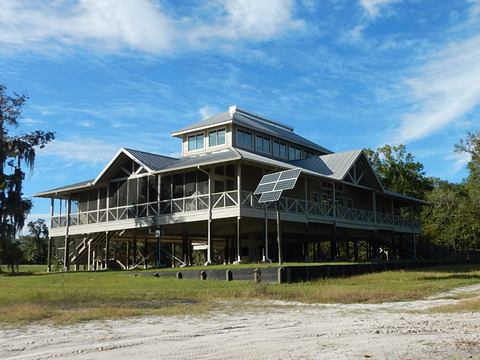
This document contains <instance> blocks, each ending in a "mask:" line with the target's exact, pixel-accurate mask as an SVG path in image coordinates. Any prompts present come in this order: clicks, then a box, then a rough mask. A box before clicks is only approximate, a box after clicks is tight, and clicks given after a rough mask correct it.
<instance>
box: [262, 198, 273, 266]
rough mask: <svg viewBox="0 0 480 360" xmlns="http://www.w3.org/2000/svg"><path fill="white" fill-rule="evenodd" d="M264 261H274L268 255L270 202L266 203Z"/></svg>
mask: <svg viewBox="0 0 480 360" xmlns="http://www.w3.org/2000/svg"><path fill="white" fill-rule="evenodd" d="M262 262H264V263H266V262H268V263H271V262H272V260H270V259H269V257H268V203H265V251H264V253H263V260H262Z"/></svg>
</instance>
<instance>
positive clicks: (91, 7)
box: [0, 0, 303, 54]
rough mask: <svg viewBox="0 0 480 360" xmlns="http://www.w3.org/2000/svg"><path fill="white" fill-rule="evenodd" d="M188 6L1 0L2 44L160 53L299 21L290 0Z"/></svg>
mask: <svg viewBox="0 0 480 360" xmlns="http://www.w3.org/2000/svg"><path fill="white" fill-rule="evenodd" d="M205 9H207V10H208V11H205ZM191 11H192V14H186V16H182V17H180V16H177V18H175V17H173V16H171V15H169V14H167V12H166V11H165V10H164V9H163V8H162V7H161V6H160V4H159V3H158V2H156V1H153V0H122V1H115V0H77V1H73V2H72V1H59V0H51V1H47V2H32V1H27V0H2V1H1V2H0V45H3V47H4V48H5V49H9V50H10V51H12V49H13V50H18V49H33V50H45V48H46V49H52V48H57V49H59V50H60V49H61V50H62V51H64V50H65V47H66V46H69V45H75V46H82V47H89V48H99V49H102V50H103V51H114V50H122V49H130V50H138V51H143V52H147V53H152V54H164V53H168V52H171V51H175V50H179V49H185V47H204V46H207V45H212V44H211V43H212V42H215V45H219V43H221V42H222V41H240V40H251V41H263V40H268V39H271V38H273V37H276V36H279V35H280V34H282V33H285V32H287V31H290V30H296V29H300V28H301V27H302V26H303V22H302V21H301V20H297V19H295V18H294V17H293V12H294V1H293V0H265V1H256V0H217V1H215V2H213V3H212V4H211V5H208V6H206V7H205V8H195V9H192V10H191ZM182 15H183V14H182ZM193 15H196V16H193Z"/></svg>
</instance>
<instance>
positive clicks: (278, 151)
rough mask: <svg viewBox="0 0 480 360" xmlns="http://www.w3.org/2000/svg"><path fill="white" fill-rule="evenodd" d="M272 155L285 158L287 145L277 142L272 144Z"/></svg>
mask: <svg viewBox="0 0 480 360" xmlns="http://www.w3.org/2000/svg"><path fill="white" fill-rule="evenodd" d="M273 155H275V156H279V157H281V158H287V145H286V144H284V143H281V142H278V141H274V142H273Z"/></svg>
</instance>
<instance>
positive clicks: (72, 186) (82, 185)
mask: <svg viewBox="0 0 480 360" xmlns="http://www.w3.org/2000/svg"><path fill="white" fill-rule="evenodd" d="M94 180H95V179H90V180H85V181H81V182H78V183H75V184H70V185H65V186H62V187H58V188H55V189H51V190H47V191H42V192H39V193H37V194H35V195H33V196H35V197H43V196H46V195H55V194H59V193H61V192H65V191H69V190H77V189H83V188H86V187H89V186H90V185H91V184H92V183H93V181H94Z"/></svg>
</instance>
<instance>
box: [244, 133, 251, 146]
mask: <svg viewBox="0 0 480 360" xmlns="http://www.w3.org/2000/svg"><path fill="white" fill-rule="evenodd" d="M244 145H245V146H246V147H248V148H253V136H252V134H251V133H249V132H245V142H244Z"/></svg>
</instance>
